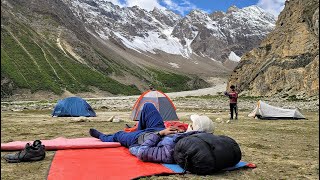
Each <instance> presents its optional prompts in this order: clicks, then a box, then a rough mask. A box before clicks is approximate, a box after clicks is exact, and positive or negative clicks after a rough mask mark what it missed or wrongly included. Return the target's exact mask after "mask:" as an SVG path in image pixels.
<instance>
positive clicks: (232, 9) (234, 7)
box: [227, 5, 239, 13]
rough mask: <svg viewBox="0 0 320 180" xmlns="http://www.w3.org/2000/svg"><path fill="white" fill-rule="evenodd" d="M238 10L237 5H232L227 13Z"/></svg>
mask: <svg viewBox="0 0 320 180" xmlns="http://www.w3.org/2000/svg"><path fill="white" fill-rule="evenodd" d="M238 10H239V8H238V7H237V6H235V5H232V6H230V7H229V8H228V10H227V13H232V12H236V11H238Z"/></svg>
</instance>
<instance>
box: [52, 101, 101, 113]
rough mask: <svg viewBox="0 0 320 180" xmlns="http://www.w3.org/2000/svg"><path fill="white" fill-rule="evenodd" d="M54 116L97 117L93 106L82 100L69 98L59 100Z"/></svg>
mask: <svg viewBox="0 0 320 180" xmlns="http://www.w3.org/2000/svg"><path fill="white" fill-rule="evenodd" d="M52 116H58V117H79V116H86V117H95V116H96V113H95V112H94V110H93V109H92V108H91V106H90V105H89V104H88V103H87V102H86V101H85V100H83V99H82V98H79V97H68V98H65V99H63V100H59V101H58V103H57V105H56V106H55V108H54V110H53V112H52Z"/></svg>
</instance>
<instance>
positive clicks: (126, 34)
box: [64, 0, 275, 62]
mask: <svg viewBox="0 0 320 180" xmlns="http://www.w3.org/2000/svg"><path fill="white" fill-rule="evenodd" d="M64 2H65V3H66V4H68V5H69V7H70V9H71V10H72V12H73V13H74V15H76V16H77V17H78V18H79V19H81V20H82V21H83V22H84V23H85V26H86V28H87V29H88V31H90V32H91V33H93V34H95V35H96V36H98V37H100V38H101V39H103V40H110V39H114V40H116V41H117V42H119V43H121V44H123V45H124V46H125V47H126V48H129V49H132V50H134V51H136V52H139V53H152V54H157V53H158V52H164V53H168V54H172V55H180V56H183V57H184V58H188V59H190V58H191V57H192V55H197V56H201V57H205V58H209V59H214V60H217V61H221V62H224V61H225V60H227V59H228V56H229V54H230V53H231V51H233V52H234V53H235V54H236V55H237V56H241V55H242V54H243V53H244V52H246V51H249V50H251V49H252V48H254V47H255V46H256V45H258V44H259V43H260V42H261V40H262V39H263V38H264V37H265V36H266V35H267V34H268V33H269V32H270V31H271V30H272V29H273V28H274V23H275V18H274V17H273V15H271V14H268V13H267V12H265V11H264V10H262V9H261V8H259V7H258V6H249V7H246V8H243V9H238V8H237V7H235V6H232V7H230V8H229V9H228V11H227V12H226V13H224V12H214V13H212V14H208V13H206V12H203V11H200V10H193V11H192V12H190V14H188V15H187V16H185V17H182V16H180V15H178V14H175V13H173V12H172V11H168V10H163V9H157V8H155V9H154V10H153V11H149V12H148V11H146V10H144V9H141V8H139V7H137V6H134V7H124V8H120V7H119V6H117V5H114V4H112V3H110V2H108V1H106V0H90V1H88V0H74V1H68V0H64Z"/></svg>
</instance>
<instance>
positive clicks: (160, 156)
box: [129, 131, 202, 164]
mask: <svg viewBox="0 0 320 180" xmlns="http://www.w3.org/2000/svg"><path fill="white" fill-rule="evenodd" d="M200 132H202V131H192V132H187V133H178V134H174V135H168V136H165V137H163V138H161V137H160V136H159V135H157V134H150V137H149V139H148V140H146V141H145V142H144V143H143V144H142V145H140V146H133V147H130V148H129V151H130V153H131V154H133V155H135V156H137V157H138V158H139V159H140V160H142V161H149V162H157V163H169V164H172V163H175V162H174V158H173V151H174V146H175V144H176V143H177V142H178V141H179V140H180V139H181V138H184V137H186V136H189V135H191V134H197V133H200Z"/></svg>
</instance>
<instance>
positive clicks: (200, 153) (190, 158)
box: [174, 133, 241, 175]
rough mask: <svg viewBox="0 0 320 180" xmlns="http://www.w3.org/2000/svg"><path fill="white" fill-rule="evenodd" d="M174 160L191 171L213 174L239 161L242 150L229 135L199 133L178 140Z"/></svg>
mask: <svg viewBox="0 0 320 180" xmlns="http://www.w3.org/2000/svg"><path fill="white" fill-rule="evenodd" d="M174 160H175V161H176V163H177V164H179V165H180V166H181V167H182V168H184V169H185V170H187V171H190V172H191V173H194V174H201V175H205V174H212V173H215V172H217V171H220V170H222V169H224V168H227V167H232V166H234V165H236V164H237V163H239V161H240V160H241V150H240V147H239V145H238V143H237V142H236V141H235V140H233V139H232V138H230V137H228V136H222V135H220V136H217V135H213V134H210V133H199V134H194V135H191V136H188V137H185V138H182V139H180V140H178V142H177V144H176V145H175V148H174Z"/></svg>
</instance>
